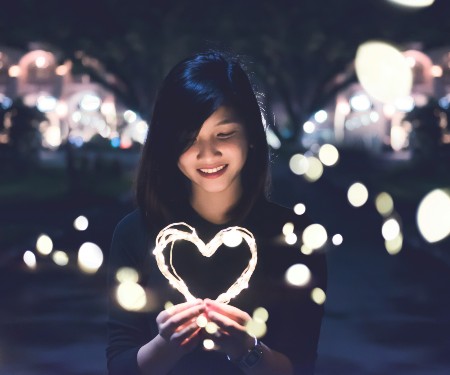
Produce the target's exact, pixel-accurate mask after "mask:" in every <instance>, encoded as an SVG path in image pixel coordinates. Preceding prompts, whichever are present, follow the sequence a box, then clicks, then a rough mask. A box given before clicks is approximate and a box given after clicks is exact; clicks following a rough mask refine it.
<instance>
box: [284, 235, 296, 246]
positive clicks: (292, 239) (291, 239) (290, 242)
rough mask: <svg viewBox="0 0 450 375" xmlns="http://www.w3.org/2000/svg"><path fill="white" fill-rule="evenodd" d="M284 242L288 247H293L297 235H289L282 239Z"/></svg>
mask: <svg viewBox="0 0 450 375" xmlns="http://www.w3.org/2000/svg"><path fill="white" fill-rule="evenodd" d="M284 240H285V241H286V243H287V244H288V245H294V244H295V243H296V242H297V235H296V234H295V233H289V234H287V235H286V236H285V237H284Z"/></svg>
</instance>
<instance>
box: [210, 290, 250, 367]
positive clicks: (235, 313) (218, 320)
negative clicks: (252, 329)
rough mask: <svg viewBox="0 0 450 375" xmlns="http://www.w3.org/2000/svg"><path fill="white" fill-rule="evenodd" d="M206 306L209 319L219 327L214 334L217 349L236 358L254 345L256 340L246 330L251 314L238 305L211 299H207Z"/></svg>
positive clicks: (232, 358)
mask: <svg viewBox="0 0 450 375" xmlns="http://www.w3.org/2000/svg"><path fill="white" fill-rule="evenodd" d="M205 306H206V309H205V313H206V315H207V317H208V320H209V321H211V322H213V323H215V324H217V326H218V327H219V329H218V332H217V333H216V334H214V335H212V339H213V341H214V343H215V345H216V346H217V350H219V351H221V352H224V353H226V354H227V355H228V356H229V357H230V359H231V360H234V359H237V358H240V357H241V356H243V355H244V354H245V353H247V351H248V350H249V349H251V348H252V347H253V345H254V342H255V340H254V338H253V337H251V336H250V335H249V334H248V333H247V331H246V325H247V323H248V322H249V321H250V320H251V317H250V315H248V314H247V313H246V312H245V311H242V310H240V309H238V308H237V307H234V306H230V305H227V304H225V303H221V302H217V301H213V300H210V299H205Z"/></svg>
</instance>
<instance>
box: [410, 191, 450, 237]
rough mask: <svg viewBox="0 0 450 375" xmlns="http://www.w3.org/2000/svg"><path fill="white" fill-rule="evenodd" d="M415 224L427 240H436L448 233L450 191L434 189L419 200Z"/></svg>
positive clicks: (449, 227)
mask: <svg viewBox="0 0 450 375" xmlns="http://www.w3.org/2000/svg"><path fill="white" fill-rule="evenodd" d="M416 218H417V226H418V228H419V231H420V233H421V234H422V236H423V238H425V240H427V241H428V242H431V243H433V242H438V241H441V240H443V239H444V238H446V237H448V236H449V235H450V191H449V190H443V189H435V190H433V191H431V192H430V193H428V194H427V195H426V196H425V197H424V198H423V199H422V201H421V202H420V204H419V208H418V210H417V216H416Z"/></svg>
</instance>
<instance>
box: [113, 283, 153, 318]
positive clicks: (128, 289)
mask: <svg viewBox="0 0 450 375" xmlns="http://www.w3.org/2000/svg"><path fill="white" fill-rule="evenodd" d="M116 296H117V302H119V305H120V306H122V308H124V309H125V310H128V311H140V310H142V309H143V308H144V307H145V305H146V303H147V297H146V294H145V290H144V288H143V287H142V286H141V285H139V284H138V283H134V282H132V281H125V282H123V283H120V284H119V286H118V287H117V294H116Z"/></svg>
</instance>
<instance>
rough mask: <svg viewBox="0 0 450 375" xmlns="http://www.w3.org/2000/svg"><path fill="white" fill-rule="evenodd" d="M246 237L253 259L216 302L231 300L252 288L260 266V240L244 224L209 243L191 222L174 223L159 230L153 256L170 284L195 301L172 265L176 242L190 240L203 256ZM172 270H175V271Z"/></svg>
mask: <svg viewBox="0 0 450 375" xmlns="http://www.w3.org/2000/svg"><path fill="white" fill-rule="evenodd" d="M176 227H185V228H188V229H189V231H186V230H180V229H177V228H176ZM242 239H244V240H245V242H247V245H248V247H249V249H250V253H251V258H250V261H249V262H248V265H247V267H246V268H245V270H244V271H243V272H242V274H241V276H239V277H238V279H237V280H236V281H235V282H234V283H233V284H232V285H231V286H230V287H229V288H228V290H227V291H226V292H225V293H222V294H220V295H219V296H218V297H217V298H216V301H219V302H223V303H228V302H230V300H231V299H232V298H234V297H236V296H237V295H238V294H239V293H240V292H241V291H242V290H243V289H245V288H248V282H249V280H250V277H251V276H252V274H253V271H254V270H255V267H256V262H257V252H256V242H255V238H254V237H253V234H252V233H251V232H250V231H248V230H247V229H245V228H241V227H229V228H226V229H223V230H221V231H220V232H219V233H217V234H216V235H215V236H214V238H213V239H212V240H211V241H210V242H208V243H207V244H205V243H204V242H203V241H202V240H201V239H200V238H199V237H198V235H197V233H196V232H195V229H194V228H193V227H191V226H190V225H188V224H186V223H173V224H170V225H168V226H167V227H165V228H164V229H163V230H161V232H159V234H158V236H157V237H156V247H155V249H154V250H153V255H154V256H155V258H156V263H157V264H158V267H159V269H160V271H161V273H162V274H163V275H164V276H165V278H166V279H167V280H169V283H170V284H171V285H172V286H173V287H175V288H176V289H177V290H178V291H179V292H180V293H181V294H183V296H184V297H185V298H186V301H192V300H195V297H194V296H193V295H192V293H191V292H190V291H189V288H188V287H187V285H186V283H185V282H184V281H183V279H182V278H181V277H180V276H179V275H178V274H177V272H176V270H175V268H174V267H173V264H172V250H173V244H174V242H175V241H178V240H184V241H189V242H191V243H193V244H194V245H195V246H197V249H198V250H199V251H200V253H201V254H202V255H203V256H205V257H208V258H209V257H211V256H212V255H213V254H214V253H215V252H216V251H217V249H218V248H219V247H220V246H222V245H227V246H237V245H239V244H240V243H241V242H242ZM169 244H171V248H170V256H169V258H170V261H169V264H170V269H169V266H168V265H167V263H166V258H165V256H164V250H165V249H166V248H167V247H168V245H169ZM170 270H172V272H171V271H170Z"/></svg>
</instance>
